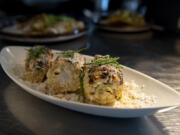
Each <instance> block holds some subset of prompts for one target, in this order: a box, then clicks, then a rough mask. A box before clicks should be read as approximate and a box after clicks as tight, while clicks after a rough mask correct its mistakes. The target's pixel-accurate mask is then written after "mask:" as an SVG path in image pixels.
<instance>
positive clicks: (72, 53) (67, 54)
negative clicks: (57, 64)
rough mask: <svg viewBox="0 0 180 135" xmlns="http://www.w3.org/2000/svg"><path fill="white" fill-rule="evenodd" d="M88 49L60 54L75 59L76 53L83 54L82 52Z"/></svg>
mask: <svg viewBox="0 0 180 135" xmlns="http://www.w3.org/2000/svg"><path fill="white" fill-rule="evenodd" d="M86 49H87V48H81V49H79V50H75V51H73V50H68V51H63V52H61V53H60V54H61V55H63V56H64V57H67V58H74V54H75V53H80V52H82V51H84V50H86Z"/></svg>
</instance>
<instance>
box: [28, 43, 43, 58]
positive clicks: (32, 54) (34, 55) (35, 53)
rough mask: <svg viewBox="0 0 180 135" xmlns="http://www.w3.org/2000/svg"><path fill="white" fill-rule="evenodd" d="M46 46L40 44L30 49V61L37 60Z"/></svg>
mask: <svg viewBox="0 0 180 135" xmlns="http://www.w3.org/2000/svg"><path fill="white" fill-rule="evenodd" d="M45 50H46V48H45V47H44V46H38V47H37V48H31V49H29V50H28V52H29V58H28V61H30V60H36V59H38V58H39V57H40V56H41V54H42V53H44V52H45Z"/></svg>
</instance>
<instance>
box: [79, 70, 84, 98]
mask: <svg viewBox="0 0 180 135" xmlns="http://www.w3.org/2000/svg"><path fill="white" fill-rule="evenodd" d="M84 76H85V74H84V70H80V75H79V78H80V93H79V97H78V100H79V101H80V100H81V98H82V99H83V100H84V84H83V79H84Z"/></svg>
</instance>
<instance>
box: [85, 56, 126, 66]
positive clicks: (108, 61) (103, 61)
mask: <svg viewBox="0 0 180 135" xmlns="http://www.w3.org/2000/svg"><path fill="white" fill-rule="evenodd" d="M118 60H119V57H114V58H111V57H109V56H108V55H106V56H102V57H100V58H97V59H95V60H94V61H93V62H90V63H85V64H84V65H91V66H102V65H111V66H114V67H116V68H120V69H122V68H123V67H122V66H121V65H120V64H119V63H118Z"/></svg>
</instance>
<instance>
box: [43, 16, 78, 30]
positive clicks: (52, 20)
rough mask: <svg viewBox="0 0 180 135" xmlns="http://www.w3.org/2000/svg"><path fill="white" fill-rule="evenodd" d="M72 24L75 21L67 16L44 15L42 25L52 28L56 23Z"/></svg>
mask: <svg viewBox="0 0 180 135" xmlns="http://www.w3.org/2000/svg"><path fill="white" fill-rule="evenodd" d="M65 21H68V22H73V21H75V20H74V19H73V18H72V17H68V16H56V15H44V23H45V26H46V27H49V26H54V25H55V24H56V23H58V22H65Z"/></svg>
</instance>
